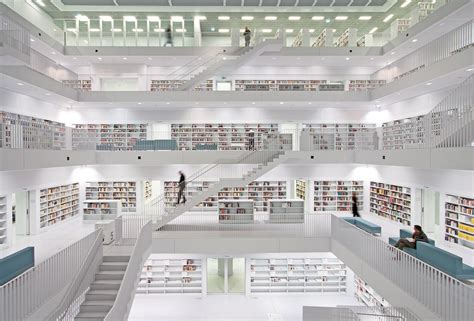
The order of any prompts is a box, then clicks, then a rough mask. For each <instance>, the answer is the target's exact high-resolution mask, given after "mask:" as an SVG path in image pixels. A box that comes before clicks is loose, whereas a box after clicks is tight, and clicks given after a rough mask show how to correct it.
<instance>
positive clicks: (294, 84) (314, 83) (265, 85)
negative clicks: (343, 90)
mask: <svg viewBox="0 0 474 321" xmlns="http://www.w3.org/2000/svg"><path fill="white" fill-rule="evenodd" d="M234 83H235V90H236V91H319V86H320V85H321V84H326V83H327V81H326V80H297V79H288V80H284V79H273V80H239V79H238V80H235V81H234Z"/></svg>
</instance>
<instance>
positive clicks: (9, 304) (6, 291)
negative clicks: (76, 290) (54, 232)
mask: <svg viewBox="0 0 474 321" xmlns="http://www.w3.org/2000/svg"><path fill="white" fill-rule="evenodd" d="M98 233H101V231H94V232H92V233H91V234H89V235H87V236H86V237H84V238H83V239H81V240H79V241H77V242H76V243H74V244H72V245H70V246H69V247H67V248H65V249H64V250H62V251H60V252H58V253H57V254H55V255H54V256H52V257H50V258H49V259H47V260H46V261H43V262H41V263H40V264H38V265H37V266H35V267H33V268H32V269H30V270H28V271H26V272H25V273H23V274H22V275H20V276H19V277H17V278H15V279H13V280H11V281H10V282H8V283H6V284H4V285H3V286H1V287H0V320H2V321H3V320H5V321H7V320H8V321H17V320H18V321H20V320H24V319H25V318H26V317H27V316H28V315H30V314H31V313H33V312H34V311H35V310H36V309H38V308H39V307H40V306H41V305H43V304H44V303H46V302H47V301H48V300H50V299H51V298H53V297H54V296H55V295H57V294H58V293H59V292H60V291H62V290H63V289H64V288H65V287H66V286H67V285H68V284H70V282H71V280H72V279H73V278H74V276H75V275H76V274H77V273H78V271H79V270H80V268H81V264H82V263H83V262H84V260H85V259H86V257H87V256H88V254H89V251H90V248H91V247H92V246H93V245H94V243H95V241H96V239H97V235H98Z"/></svg>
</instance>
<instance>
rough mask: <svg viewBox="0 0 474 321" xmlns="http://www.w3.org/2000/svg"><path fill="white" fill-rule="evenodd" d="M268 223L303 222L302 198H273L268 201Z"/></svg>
mask: <svg viewBox="0 0 474 321" xmlns="http://www.w3.org/2000/svg"><path fill="white" fill-rule="evenodd" d="M269 204H270V213H269V223H303V222H304V200H301V199H274V200H270V201H269Z"/></svg>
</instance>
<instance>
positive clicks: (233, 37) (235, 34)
mask: <svg viewBox="0 0 474 321" xmlns="http://www.w3.org/2000/svg"><path fill="white" fill-rule="evenodd" d="M230 44H231V46H232V47H240V29H239V28H232V29H230Z"/></svg>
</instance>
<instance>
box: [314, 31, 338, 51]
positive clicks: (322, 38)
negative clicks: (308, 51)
mask: <svg viewBox="0 0 474 321" xmlns="http://www.w3.org/2000/svg"><path fill="white" fill-rule="evenodd" d="M333 38H334V31H333V29H327V28H325V29H323V31H321V33H320V34H319V35H318V36H317V37H316V39H315V40H314V42H313V44H312V45H311V47H332V46H333V45H334V39H333Z"/></svg>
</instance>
